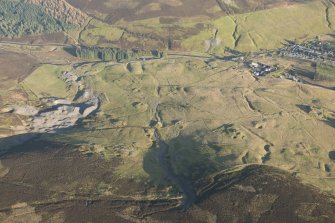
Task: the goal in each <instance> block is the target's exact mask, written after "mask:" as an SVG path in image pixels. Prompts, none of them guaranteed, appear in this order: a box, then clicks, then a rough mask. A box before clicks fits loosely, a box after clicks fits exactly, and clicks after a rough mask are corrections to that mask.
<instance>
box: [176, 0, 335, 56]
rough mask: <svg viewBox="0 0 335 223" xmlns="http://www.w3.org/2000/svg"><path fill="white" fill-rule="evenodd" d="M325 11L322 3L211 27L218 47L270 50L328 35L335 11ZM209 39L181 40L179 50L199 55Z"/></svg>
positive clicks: (220, 22)
mask: <svg viewBox="0 0 335 223" xmlns="http://www.w3.org/2000/svg"><path fill="white" fill-rule="evenodd" d="M327 7H328V6H327ZM327 7H326V5H324V4H323V3H322V2H311V3H305V4H295V5H290V6H285V7H277V8H272V9H268V10H261V11H256V12H250V13H244V14H236V15H231V16H224V17H221V18H219V19H216V20H214V21H213V22H211V24H212V25H213V26H214V27H215V28H216V29H218V38H221V40H222V44H223V45H222V46H221V47H223V46H224V47H230V48H235V49H237V50H241V51H256V50H260V49H273V48H277V47H280V46H282V43H283V42H284V41H285V40H295V39H297V40H299V39H300V40H302V39H305V38H308V37H313V36H316V35H319V34H326V33H331V32H332V31H333V28H334V27H333V25H332V24H333V21H334V20H335V15H334V12H335V8H334V7H333V6H329V7H328V8H327ZM326 9H327V10H328V14H327V15H326V13H325V11H326ZM306 15H308V16H306ZM326 18H328V20H327V19H326ZM211 36H212V32H211V30H210V31H203V32H201V33H199V34H197V35H195V36H192V37H190V38H188V39H186V40H184V41H183V44H182V46H183V47H184V48H186V49H191V50H197V51H199V50H200V51H201V50H203V45H204V44H203V43H204V41H205V40H207V39H210V38H211Z"/></svg>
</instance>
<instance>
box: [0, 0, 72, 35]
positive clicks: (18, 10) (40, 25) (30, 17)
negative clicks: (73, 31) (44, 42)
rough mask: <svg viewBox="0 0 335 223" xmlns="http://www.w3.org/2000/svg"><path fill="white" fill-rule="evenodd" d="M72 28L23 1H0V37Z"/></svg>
mask: <svg viewBox="0 0 335 223" xmlns="http://www.w3.org/2000/svg"><path fill="white" fill-rule="evenodd" d="M72 27H74V26H72V25H70V24H67V23H65V22H64V21H61V20H58V19H56V18H54V17H52V16H50V15H49V14H47V13H46V12H45V11H44V10H43V8H42V7H40V6H38V5H34V4H29V3H26V2H25V1H24V0H0V37H9V38H12V37H21V36H24V35H33V34H39V33H53V32H59V31H63V30H64V29H69V28H72Z"/></svg>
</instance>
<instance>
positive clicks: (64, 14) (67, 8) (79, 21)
mask: <svg viewBox="0 0 335 223" xmlns="http://www.w3.org/2000/svg"><path fill="white" fill-rule="evenodd" d="M26 2H27V3H30V4H35V5H40V6H42V8H43V9H44V10H45V11H46V12H47V13H48V14H49V15H51V16H52V17H54V18H56V19H58V20H61V21H64V22H65V23H67V24H73V25H83V24H84V23H85V20H86V19H87V16H86V14H84V13H83V12H81V11H80V10H78V9H77V8H75V7H73V6H72V5H70V4H69V3H67V2H66V1H64V0H26Z"/></svg>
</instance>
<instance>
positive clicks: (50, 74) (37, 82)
mask: <svg viewBox="0 0 335 223" xmlns="http://www.w3.org/2000/svg"><path fill="white" fill-rule="evenodd" d="M66 69H67V67H66V66H56V65H42V66H41V67H39V68H38V69H36V70H35V71H34V72H33V73H32V74H31V75H29V77H27V78H26V79H24V80H23V81H22V82H21V85H22V86H23V88H24V89H26V90H27V93H30V94H33V95H34V96H36V97H37V98H43V97H59V98H67V97H69V98H71V97H72V96H73V95H74V93H75V89H73V88H71V86H67V85H66V83H65V82H64V81H62V80H61V79H60V78H59V77H58V76H59V75H60V74H61V73H62V72H64V71H66Z"/></svg>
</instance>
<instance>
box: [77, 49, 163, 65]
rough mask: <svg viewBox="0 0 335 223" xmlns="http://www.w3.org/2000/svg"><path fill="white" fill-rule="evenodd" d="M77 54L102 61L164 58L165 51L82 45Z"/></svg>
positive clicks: (84, 57)
mask: <svg viewBox="0 0 335 223" xmlns="http://www.w3.org/2000/svg"><path fill="white" fill-rule="evenodd" d="M75 55H76V56H77V57H80V58H83V59H88V60H102V61H116V62H120V61H125V60H131V59H141V58H162V57H164V56H165V54H164V52H161V51H157V50H127V49H120V48H103V47H87V46H80V47H77V48H76V52H75Z"/></svg>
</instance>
